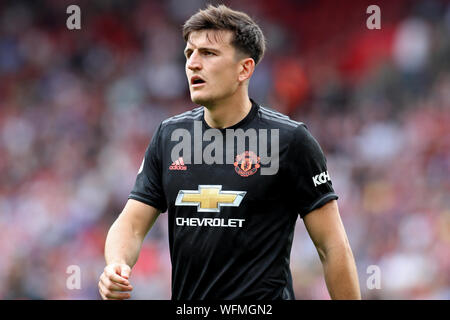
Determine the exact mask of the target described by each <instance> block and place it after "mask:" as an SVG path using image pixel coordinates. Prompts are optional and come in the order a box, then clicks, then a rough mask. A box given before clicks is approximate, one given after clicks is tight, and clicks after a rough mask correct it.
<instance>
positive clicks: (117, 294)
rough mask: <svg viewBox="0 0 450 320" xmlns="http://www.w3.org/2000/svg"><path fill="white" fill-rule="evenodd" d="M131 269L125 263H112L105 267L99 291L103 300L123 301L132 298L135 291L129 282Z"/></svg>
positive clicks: (99, 283)
mask: <svg viewBox="0 0 450 320" xmlns="http://www.w3.org/2000/svg"><path fill="white" fill-rule="evenodd" d="M130 274H131V268H130V266H128V265H127V264H123V263H111V264H109V265H107V266H106V267H105V269H104V270H103V273H102V274H101V276H100V281H99V282H98V289H99V292H100V295H101V297H102V299H103V300H123V299H129V298H130V297H131V295H130V293H129V292H128V291H131V290H133V287H132V286H131V284H130V282H129V281H128V279H129V277H130Z"/></svg>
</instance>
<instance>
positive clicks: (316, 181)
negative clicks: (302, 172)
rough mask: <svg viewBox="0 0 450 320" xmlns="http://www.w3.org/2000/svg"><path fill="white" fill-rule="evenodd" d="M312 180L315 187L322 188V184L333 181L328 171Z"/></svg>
mask: <svg viewBox="0 0 450 320" xmlns="http://www.w3.org/2000/svg"><path fill="white" fill-rule="evenodd" d="M312 179H313V182H314V187H317V186H320V185H321V184H323V183H325V182H327V181H331V179H330V174H329V173H328V171H325V172H322V173H320V174H318V175H315V176H314V177H313V178H312Z"/></svg>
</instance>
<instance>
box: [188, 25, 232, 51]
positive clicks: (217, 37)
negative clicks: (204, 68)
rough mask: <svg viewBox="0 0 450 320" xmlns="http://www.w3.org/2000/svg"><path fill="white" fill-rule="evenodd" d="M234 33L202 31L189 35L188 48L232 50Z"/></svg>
mask: <svg viewBox="0 0 450 320" xmlns="http://www.w3.org/2000/svg"><path fill="white" fill-rule="evenodd" d="M232 36H233V33H232V32H231V31H228V30H211V29H206V30H200V31H193V32H191V33H190V34H189V38H188V41H187V43H186V48H193V49H195V48H198V47H213V48H217V49H225V50H226V49H232V46H231V39H232Z"/></svg>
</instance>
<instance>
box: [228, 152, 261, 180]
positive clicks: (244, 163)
mask: <svg viewBox="0 0 450 320" xmlns="http://www.w3.org/2000/svg"><path fill="white" fill-rule="evenodd" d="M259 163H260V158H259V157H258V156H257V155H256V154H255V153H254V152H253V151H245V152H243V153H241V154H238V155H237V156H236V160H235V161H234V170H235V171H236V173H237V174H238V175H240V176H241V177H248V176H251V175H253V174H255V173H256V171H257V170H258V168H259V167H260V166H261V165H260V164H259Z"/></svg>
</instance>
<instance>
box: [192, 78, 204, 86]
mask: <svg viewBox="0 0 450 320" xmlns="http://www.w3.org/2000/svg"><path fill="white" fill-rule="evenodd" d="M204 83H205V80H203V79H202V78H200V77H199V76H193V77H192V78H191V85H192V86H193V87H196V86H200V85H202V84H204Z"/></svg>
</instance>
